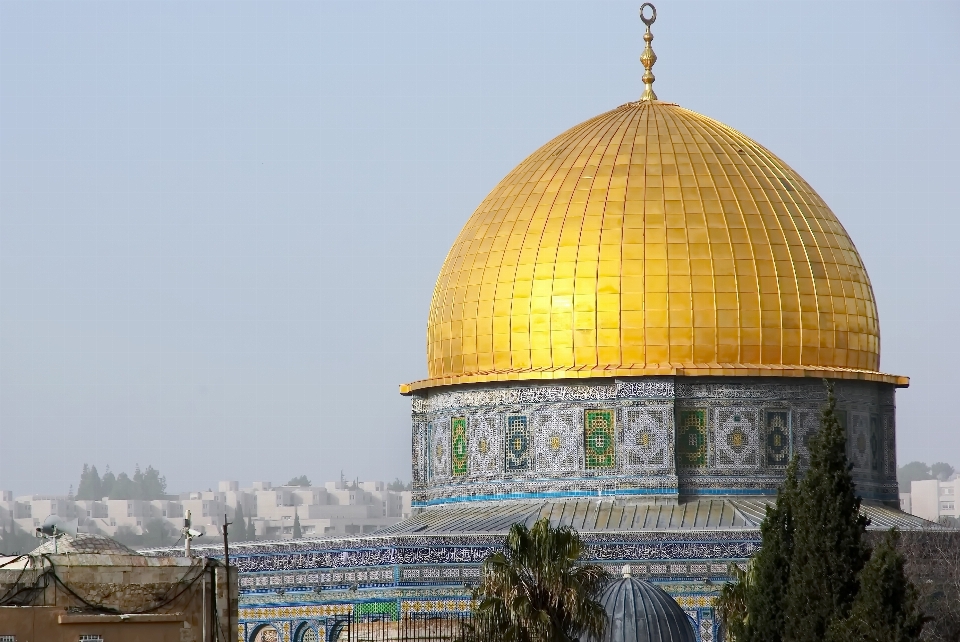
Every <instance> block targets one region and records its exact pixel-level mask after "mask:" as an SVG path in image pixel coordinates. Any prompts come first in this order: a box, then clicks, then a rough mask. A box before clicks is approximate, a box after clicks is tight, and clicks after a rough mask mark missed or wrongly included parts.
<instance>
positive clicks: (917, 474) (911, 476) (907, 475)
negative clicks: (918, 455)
mask: <svg viewBox="0 0 960 642" xmlns="http://www.w3.org/2000/svg"><path fill="white" fill-rule="evenodd" d="M923 479H933V475H932V474H930V466H927V465H926V464H925V463H923V462H922V461H911V462H910V463H909V464H905V465H903V466H901V467H900V468H898V469H897V484H899V486H900V492H901V493H909V492H910V482H914V481H921V480H923Z"/></svg>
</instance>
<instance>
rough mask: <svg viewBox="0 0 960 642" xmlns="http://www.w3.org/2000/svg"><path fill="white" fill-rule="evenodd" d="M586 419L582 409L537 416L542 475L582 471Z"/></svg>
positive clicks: (537, 441)
mask: <svg viewBox="0 0 960 642" xmlns="http://www.w3.org/2000/svg"><path fill="white" fill-rule="evenodd" d="M582 417H583V414H582V413H581V411H580V409H578V408H572V409H566V410H559V409H558V410H554V411H552V412H550V411H548V412H538V413H536V414H535V415H534V416H533V419H534V439H535V444H536V462H537V470H538V471H541V472H548V473H561V472H573V471H575V470H577V469H578V468H579V467H580V448H579V446H580V444H581V443H582V437H581V435H582V430H583V429H582V427H581V426H582V421H583V420H582Z"/></svg>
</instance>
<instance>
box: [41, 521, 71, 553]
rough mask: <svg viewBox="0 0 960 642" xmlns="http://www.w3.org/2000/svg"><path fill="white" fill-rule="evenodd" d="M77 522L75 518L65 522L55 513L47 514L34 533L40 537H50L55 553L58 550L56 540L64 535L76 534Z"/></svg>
mask: <svg viewBox="0 0 960 642" xmlns="http://www.w3.org/2000/svg"><path fill="white" fill-rule="evenodd" d="M77 523H78V522H77V520H72V521H69V522H65V521H63V520H62V519H60V518H59V517H58V516H56V515H49V516H48V517H47V518H46V519H45V520H43V525H42V526H40V527H38V528H37V529H36V532H35V535H36V536H37V537H40V538H42V539H52V540H53V552H54V554H57V553H58V552H59V551H58V547H57V540H59V539H60V538H61V537H63V536H64V535H76V534H77Z"/></svg>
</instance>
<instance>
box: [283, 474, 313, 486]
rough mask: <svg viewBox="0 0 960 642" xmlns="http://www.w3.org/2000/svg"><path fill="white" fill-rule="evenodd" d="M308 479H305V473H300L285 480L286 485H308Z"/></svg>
mask: <svg viewBox="0 0 960 642" xmlns="http://www.w3.org/2000/svg"><path fill="white" fill-rule="evenodd" d="M309 485H310V480H309V479H307V476H306V475H300V476H299V477H294V478H293V479H291V480H290V481H288V482H287V486H309Z"/></svg>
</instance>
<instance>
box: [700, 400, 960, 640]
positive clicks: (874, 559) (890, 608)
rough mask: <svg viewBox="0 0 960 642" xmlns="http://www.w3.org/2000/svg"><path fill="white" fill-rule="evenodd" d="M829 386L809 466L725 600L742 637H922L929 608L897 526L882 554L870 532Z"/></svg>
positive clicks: (771, 516) (791, 480) (793, 471)
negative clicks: (908, 568)
mask: <svg viewBox="0 0 960 642" xmlns="http://www.w3.org/2000/svg"><path fill="white" fill-rule="evenodd" d="M828 391H829V393H828V400H827V405H826V407H825V408H824V411H823V414H822V417H821V426H820V430H819V432H818V433H817V435H816V436H815V437H814V438H813V439H812V440H811V443H810V466H809V468H808V470H807V472H806V476H805V477H804V478H803V480H802V481H800V482H799V483H798V481H797V462H796V459H794V460H793V461H791V463H790V467H789V468H788V469H787V477H786V480H785V482H784V485H783V487H782V488H781V489H780V492H779V493H778V495H777V502H776V505H775V506H772V507H768V508H767V514H766V517H765V519H764V521H763V523H762V524H761V526H760V532H761V536H762V538H763V543H762V545H761V547H760V551H759V552H758V553H757V555H756V556H755V557H754V558H753V560H751V562H750V565H749V567H748V569H747V572H746V573H744V572H739V571H734V573H733V575H734V577H735V578H736V580H737V581H736V583H735V584H730V585H727V586H724V587H723V589H721V591H720V595H719V599H718V604H717V608H718V611H719V613H720V616H721V618H722V621H723V622H724V626H725V628H726V630H727V635H728V638H732V639H733V640H735V641H736V642H761V641H763V642H768V641H769V642H781V641H783V642H813V641H819V640H825V639H829V640H830V642H840V641H841V640H852V641H854V642H859V641H862V642H866V641H868V640H869V641H871V642H907V641H913V640H919V635H920V629H921V628H922V626H923V622H924V618H923V616H922V614H921V611H920V607H919V606H918V604H919V598H918V597H917V591H916V589H915V588H914V587H913V586H912V584H911V583H910V582H909V580H908V579H907V578H906V576H905V575H904V560H903V557H901V556H900V554H899V553H898V552H897V537H898V536H897V534H896V533H895V532H893V533H891V534H888V536H887V539H886V540H885V541H884V543H883V544H882V545H881V546H879V547H878V548H877V550H876V551H874V553H873V554H872V556H871V553H870V548H869V546H868V545H867V543H866V541H865V531H866V526H867V523H868V522H867V520H866V518H865V517H863V516H862V515H861V514H860V498H859V497H857V496H856V493H855V488H854V484H853V479H852V477H851V475H850V471H851V468H852V466H851V465H850V464H849V462H848V461H847V457H846V435H845V434H844V431H843V428H842V426H841V425H840V422H839V421H838V418H837V413H836V399H835V397H834V395H833V389H832V388H831V387H830V386H829V384H828ZM921 466H923V467H924V469H925V467H926V466H925V464H921ZM914 468H918V467H914ZM921 557H922V556H921ZM868 560H869V562H868ZM958 639H960V638H958Z"/></svg>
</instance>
